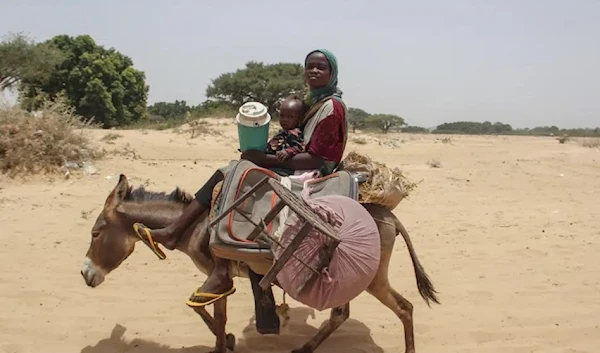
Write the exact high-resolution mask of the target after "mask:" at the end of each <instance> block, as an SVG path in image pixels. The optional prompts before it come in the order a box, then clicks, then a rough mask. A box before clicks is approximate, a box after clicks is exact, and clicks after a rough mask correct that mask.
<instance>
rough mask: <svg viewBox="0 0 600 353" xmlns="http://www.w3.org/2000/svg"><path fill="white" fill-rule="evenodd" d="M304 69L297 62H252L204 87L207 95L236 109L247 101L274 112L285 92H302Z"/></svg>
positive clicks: (303, 90)
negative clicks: (254, 102) (257, 103)
mask: <svg viewBox="0 0 600 353" xmlns="http://www.w3.org/2000/svg"><path fill="white" fill-rule="evenodd" d="M303 73H304V68H303V67H302V65H300V64H293V63H277V64H264V63H261V62H255V61H251V62H248V63H247V64H246V67H245V68H244V69H239V70H237V71H235V72H230V73H225V74H222V75H221V76H219V77H217V78H216V79H214V80H213V81H212V83H211V84H210V85H209V86H208V88H207V89H206V97H207V98H209V99H211V100H215V101H217V102H225V103H227V104H230V105H231V106H232V107H234V108H238V107H239V106H241V105H242V104H244V103H246V102H248V101H258V102H261V103H262V104H264V105H265V106H266V107H267V108H268V109H269V113H271V114H272V115H273V114H275V113H276V112H277V111H278V109H279V106H280V104H281V101H282V100H283V98H285V97H286V96H288V95H291V94H298V95H302V94H304V92H305V85H304V78H303Z"/></svg>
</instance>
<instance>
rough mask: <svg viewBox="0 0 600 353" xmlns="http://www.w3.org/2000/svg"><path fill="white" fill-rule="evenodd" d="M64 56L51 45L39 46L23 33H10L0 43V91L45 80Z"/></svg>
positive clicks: (42, 44) (43, 44)
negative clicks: (22, 83) (25, 82)
mask: <svg viewBox="0 0 600 353" xmlns="http://www.w3.org/2000/svg"><path fill="white" fill-rule="evenodd" d="M63 59H64V55H63V54H62V52H61V51H60V50H58V49H57V48H56V47H54V46H53V45H52V44H50V43H41V44H37V43H35V41H34V40H33V39H31V38H29V37H28V36H26V35H24V34H22V33H9V34H7V35H5V36H4V38H3V40H2V42H1V43H0V91H3V90H6V89H12V88H14V87H15V86H16V85H17V84H18V83H19V82H20V81H22V80H24V79H25V80H31V79H36V78H37V79H45V78H47V77H48V75H49V74H50V73H51V72H52V70H53V69H54V67H55V66H56V65H58V64H60V63H61V62H62V60H63Z"/></svg>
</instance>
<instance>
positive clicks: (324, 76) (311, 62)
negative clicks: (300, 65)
mask: <svg viewBox="0 0 600 353" xmlns="http://www.w3.org/2000/svg"><path fill="white" fill-rule="evenodd" d="M330 78H331V67H330V66H329V61H328V60H327V57H326V56H325V54H323V53H319V52H315V53H312V54H310V55H309V56H308V58H307V59H306V65H305V66H304V79H305V80H306V82H307V83H308V87H310V89H316V88H321V87H325V86H327V84H328V83H329V79H330Z"/></svg>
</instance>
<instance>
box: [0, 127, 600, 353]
mask: <svg viewBox="0 0 600 353" xmlns="http://www.w3.org/2000/svg"><path fill="white" fill-rule="evenodd" d="M209 128H210V129H212V131H211V134H209V135H201V136H200V137H197V138H195V139H190V138H189V135H186V134H182V133H178V132H175V131H138V130H132V131H118V132H117V133H118V134H120V135H121V136H120V137H119V138H117V139H116V140H114V144H108V143H106V142H102V141H101V138H102V137H103V136H105V135H106V134H107V133H109V132H107V131H94V132H93V136H94V138H95V140H96V141H97V143H98V144H99V145H100V146H103V147H104V148H106V149H107V150H109V151H110V150H117V151H120V152H121V153H122V154H121V155H119V154H113V155H112V156H111V157H109V158H107V159H105V160H102V161H99V162H97V163H96V164H95V166H96V167H97V169H98V173H97V174H92V175H86V174H83V173H74V174H73V175H71V177H70V178H69V179H63V178H55V180H53V181H50V180H48V178H41V177H40V178H32V179H30V180H27V181H21V180H11V179H7V178H5V177H2V179H0V181H1V183H0V211H1V212H0V224H1V226H0V233H1V237H0V239H1V240H2V246H1V247H0V268H2V280H1V281H0V304H1V308H2V312H1V314H0V352H10V353H26V352H35V353H42V352H43V353H69V352H82V353H112V352H145V353H192V352H202V351H207V350H209V349H210V348H211V347H212V345H213V343H214V338H213V336H212V334H210V332H209V331H208V330H207V329H206V327H205V326H204V324H203V323H202V322H201V320H200V319H199V318H198V317H197V316H196V315H195V314H194V312H193V311H191V310H190V309H189V308H187V306H186V305H185V299H186V298H187V297H188V295H189V294H190V293H191V292H192V291H193V290H194V289H196V287H197V286H199V285H200V284H201V283H202V281H203V280H204V275H202V274H200V273H198V271H197V270H196V269H195V267H194V266H193V265H192V263H191V261H190V260H189V259H188V258H186V257H185V256H184V255H182V254H180V253H170V254H169V258H168V260H166V261H163V262H159V261H158V260H157V259H156V258H155V257H154V255H153V254H152V253H151V252H150V251H148V250H147V249H146V248H145V247H143V246H141V245H140V246H138V247H137V249H136V251H135V252H134V254H132V255H131V256H130V257H129V259H127V260H126V262H125V263H123V264H122V265H121V266H120V268H119V269H117V270H116V271H115V272H113V273H111V274H110V275H109V276H108V277H107V279H106V281H105V282H104V283H103V284H102V285H101V286H99V287H98V288H95V289H91V288H88V287H87V286H86V285H85V283H84V281H83V279H82V277H81V275H80V274H79V271H80V268H81V263H82V260H83V257H84V255H85V252H86V251H87V248H88V245H89V241H90V229H91V226H92V224H93V222H94V220H95V218H96V216H97V214H98V212H99V211H100V210H101V207H102V205H103V203H104V200H105V198H106V196H107V195H108V193H109V192H110V191H111V190H112V188H113V187H114V186H115V184H116V180H117V178H118V175H119V174H120V173H124V174H126V175H127V176H128V178H129V179H130V182H131V183H132V184H134V185H139V184H145V185H147V187H148V188H149V189H152V190H157V191H171V190H172V189H173V188H175V187H176V186H180V187H183V188H184V189H186V191H188V192H194V191H195V189H196V188H197V187H199V186H200V185H201V183H202V182H203V181H204V180H206V179H207V178H208V176H209V175H210V174H211V173H212V171H213V170H214V168H215V167H218V166H221V165H223V163H226V162H228V161H229V160H230V159H235V158H237V156H238V153H237V152H236V148H237V146H236V135H235V127H234V125H233V124H231V123H224V122H222V121H217V120H213V121H211V123H210V126H209ZM359 136H363V138H365V140H367V144H357V143H356V142H355V139H356V138H357V137H359ZM364 136H365V135H351V137H350V143H349V146H348V149H347V151H351V150H357V151H360V152H362V153H367V154H369V155H370V156H372V157H374V158H376V159H377V160H380V161H382V162H385V163H387V164H388V165H390V166H398V167H400V168H401V169H402V170H404V171H405V172H406V174H407V176H408V177H409V178H410V179H411V180H413V181H421V183H420V184H419V187H418V188H417V190H416V191H415V192H414V193H413V194H412V196H411V197H410V199H408V200H405V201H403V202H402V203H401V204H400V206H399V207H398V208H397V209H396V210H395V213H396V214H397V216H398V217H399V218H400V219H401V220H402V221H403V223H404V225H405V226H406V227H407V228H408V231H409V232H410V233H411V236H412V239H413V242H414V245H415V247H416V250H417V253H418V255H419V257H420V259H421V262H422V263H423V265H424V266H425V268H426V270H427V271H428V273H429V275H430V276H431V278H432V280H433V282H434V284H435V286H436V288H437V290H438V291H439V292H440V299H441V301H442V305H440V306H438V305H434V306H433V307H432V308H431V309H430V308H428V307H427V306H426V305H425V303H424V302H423V301H422V300H421V298H420V297H419V295H418V293H417V291H416V286H415V279H414V274H413V270H412V266H411V263H410V259H409V256H408V253H407V251H406V248H405V245H404V243H403V242H401V241H398V242H397V243H396V253H395V255H394V257H393V258H392V262H391V267H390V271H391V273H390V279H391V281H392V284H393V286H394V287H395V288H396V289H397V290H398V291H399V292H401V293H402V294H403V295H404V296H405V297H406V298H407V299H409V300H410V301H411V302H412V303H413V304H414V305H415V311H414V320H415V331H416V332H415V334H416V344H417V351H418V352H420V353H439V352H462V353H469V352H477V353H488V352H490V353H491V352H494V353H495V352H511V353H529V352H543V353H554V352H561V353H562V352H586V353H596V352H598V351H599V349H600V348H598V346H599V344H600V328H599V326H598V325H600V276H599V275H598V268H599V267H600V256H599V255H598V254H600V216H599V213H598V204H599V202H598V198H599V197H600V183H598V180H599V176H600V152H599V151H598V150H595V149H590V148H584V147H581V146H579V145H578V144H577V143H569V144H564V145H563V144H559V143H558V142H557V141H556V140H554V139H552V138H532V137H502V136H500V137H479V136H475V137H466V136H454V137H452V138H451V142H450V143H444V142H442V141H441V138H443V136H425V135H406V134H392V135H389V136H383V137H382V136H377V135H368V136H366V137H364ZM386 141H395V142H386ZM131 150H134V151H135V152H136V157H135V158H133V157H132V156H133V154H131V153H130V152H131ZM127 151H129V152H127ZM433 160H435V161H437V162H439V164H440V168H432V167H430V165H428V162H430V161H433ZM594 205H596V206H594ZM236 285H237V287H238V292H237V293H236V294H235V295H234V296H232V297H231V299H230V301H229V302H230V311H229V312H230V315H229V322H228V331H229V332H232V333H233V334H235V335H236V336H237V338H238V347H237V349H236V351H238V352H286V351H291V350H292V349H294V348H298V347H299V346H301V345H302V344H303V343H304V342H305V341H306V340H308V339H309V337H310V336H311V335H312V334H313V333H314V332H315V331H316V328H317V327H318V326H319V325H320V323H321V322H322V321H323V320H325V319H326V318H327V317H328V315H329V313H328V312H327V311H326V312H314V311H313V310H311V309H309V308H306V307H304V306H301V305H298V304H297V303H295V302H293V301H291V300H290V301H291V306H292V307H293V310H292V323H291V325H290V327H289V328H288V330H287V331H285V332H283V333H282V334H281V335H280V336H277V337H268V336H267V337H265V336H260V335H258V334H257V333H256V332H255V329H254V326H253V324H252V322H251V320H252V315H253V302H252V299H251V289H250V284H249V282H248V281H246V280H240V279H238V280H236ZM276 296H277V299H278V300H281V292H280V291H276ZM350 316H351V319H350V320H348V321H347V322H346V323H344V324H343V325H342V326H341V327H340V329H339V330H338V331H337V332H336V333H334V334H333V336H331V337H330V338H329V339H328V340H327V341H326V342H325V343H324V344H323V345H322V346H321V347H320V349H319V350H318V352H321V353H334V352H403V350H404V342H403V330H402V324H401V322H400V320H399V319H397V318H396V317H395V315H394V314H393V313H392V312H391V311H390V310H388V309H386V308H385V307H383V306H382V305H380V304H379V303H378V302H377V301H376V300H375V299H374V298H372V297H370V296H368V295H367V294H362V295H361V296H359V297H358V298H357V299H356V300H354V301H353V302H352V304H351V315H350Z"/></svg>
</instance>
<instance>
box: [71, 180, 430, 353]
mask: <svg viewBox="0 0 600 353" xmlns="http://www.w3.org/2000/svg"><path fill="white" fill-rule="evenodd" d="M191 200H192V197H191V196H190V195H189V194H187V193H185V192H183V191H181V190H180V189H179V188H177V189H175V190H174V191H173V192H171V193H170V194H165V193H154V192H148V191H146V190H145V189H144V187H138V188H137V189H135V190H133V189H132V188H131V187H129V184H128V182H127V178H126V177H125V176H124V175H121V176H120V178H119V182H118V184H117V186H116V187H115V188H114V190H113V191H112V192H111V193H110V195H108V198H107V199H106V202H105V204H104V209H103V210H102V212H101V213H100V215H99V216H98V218H97V219H96V223H95V224H94V226H93V227H92V232H91V233H92V240H91V244H90V247H89V249H88V251H87V254H86V257H85V259H84V261H83V268H82V270H81V274H82V276H83V278H84V279H85V283H86V284H87V285H88V286H90V287H96V286H98V285H100V284H101V283H102V282H103V281H104V278H105V276H106V275H107V274H108V273H110V272H111V271H113V270H114V269H116V268H117V267H118V266H119V265H120V264H121V263H122V262H123V261H124V260H125V259H126V258H127V257H128V256H129V255H131V253H132V252H133V250H134V247H135V243H136V242H137V241H138V240H139V238H138V237H137V236H136V235H135V234H134V231H133V224H134V223H135V222H142V223H144V224H145V225H147V226H148V227H150V228H161V227H164V226H166V225H167V224H169V223H171V222H172V221H173V220H175V219H176V218H177V217H179V216H180V215H181V213H182V212H183V210H184V208H185V207H186V206H187V205H188V204H189V203H190V201H191ZM365 208H366V209H367V210H368V211H369V213H370V214H371V216H372V217H373V219H375V221H376V223H377V227H378V229H379V234H380V236H381V261H380V264H379V269H378V271H377V274H376V275H375V278H374V279H373V281H372V282H371V284H370V285H369V287H368V288H367V292H368V293H369V294H371V295H373V296H374V297H375V298H377V299H378V300H379V301H380V302H381V303H382V304H383V305H385V306H387V307H388V308H390V309H391V310H392V311H393V312H394V313H395V314H396V315H397V316H398V317H399V318H400V320H401V321H402V324H403V325H404V339H405V347H406V348H405V349H406V353H414V352H415V343H414V333H413V319H412V313H413V306H412V304H411V303H410V302H409V301H408V300H406V299H405V298H404V297H402V296H401V295H400V294H399V293H398V292H396V291H395V290H394V289H393V288H392V287H391V286H390V282H389V280H388V266H389V262H390V257H391V256H392V252H393V249H394V242H395V240H396V236H397V235H398V233H400V234H402V237H403V238H404V241H405V242H406V246H407V247H408V252H409V254H410V257H411V260H412V263H413V267H414V270H415V276H416V280H417V288H418V290H419V293H420V294H421V297H423V299H424V300H425V302H426V303H427V305H429V301H430V300H431V301H433V302H435V303H438V304H439V301H438V299H437V296H436V291H435V289H434V288H433V285H432V283H431V282H430V280H429V278H428V277H427V274H426V273H425V270H424V269H423V267H422V266H421V264H420V263H419V260H418V258H417V255H416V254H415V250H414V248H413V246H412V243H411V240H410V238H409V236H408V233H407V232H406V230H405V229H404V227H403V226H402V224H401V223H400V222H399V221H398V219H397V218H396V217H395V216H394V215H393V214H392V213H391V212H390V211H388V210H385V209H383V208H381V207H378V206H375V205H365ZM207 215H208V214H207V213H205V214H204V215H203V216H202V217H200V218H199V219H198V221H197V222H195V223H194V224H193V225H192V226H190V227H189V228H188V229H187V230H186V232H185V234H184V235H183V236H182V237H181V240H180V241H179V243H178V245H177V250H179V251H182V252H183V253H185V254H186V255H188V256H189V257H190V258H191V259H192V261H193V262H194V264H195V265H196V267H198V269H199V270H200V271H202V272H203V273H204V274H207V275H208V274H209V273H210V271H211V270H212V268H213V260H212V255H211V253H210V249H209V242H208V241H209V233H208V228H207V226H208V222H207V219H208V217H207ZM231 273H232V276H236V277H246V278H248V271H247V267H246V266H245V265H244V264H243V263H239V264H234V263H232V266H231ZM226 309H227V298H224V299H221V300H219V301H217V302H216V303H215V304H214V318H213V317H212V316H211V315H210V314H209V313H208V312H207V311H206V309H205V308H203V307H201V308H194V310H195V311H196V312H197V313H198V314H199V315H200V316H201V317H202V319H203V320H204V322H205V323H206V325H207V326H208V328H209V329H210V330H211V331H212V332H213V334H215V336H216V349H215V352H218V353H225V352H226V351H227V349H230V350H233V349H234V345H235V337H234V336H233V335H232V334H227V335H226V334H225V323H226V321H227V314H226ZM349 315H350V305H349V303H348V304H346V305H344V306H341V307H338V308H333V309H332V310H331V316H330V318H329V320H328V321H327V322H326V323H325V324H324V325H322V327H321V328H320V329H319V331H318V332H317V333H316V334H315V335H314V337H312V338H311V339H310V340H309V341H308V342H307V343H306V344H304V346H302V347H301V348H299V349H297V350H295V351H293V352H303V353H304V352H306V353H308V352H313V351H314V350H315V349H316V348H317V347H318V346H319V345H320V344H321V343H322V342H323V341H324V340H325V339H326V338H327V337H328V336H329V335H331V333H332V332H334V331H335V330H336V329H337V328H338V327H339V326H340V325H341V324H342V323H343V322H344V321H345V320H346V319H347V318H348V317H349Z"/></svg>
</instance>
